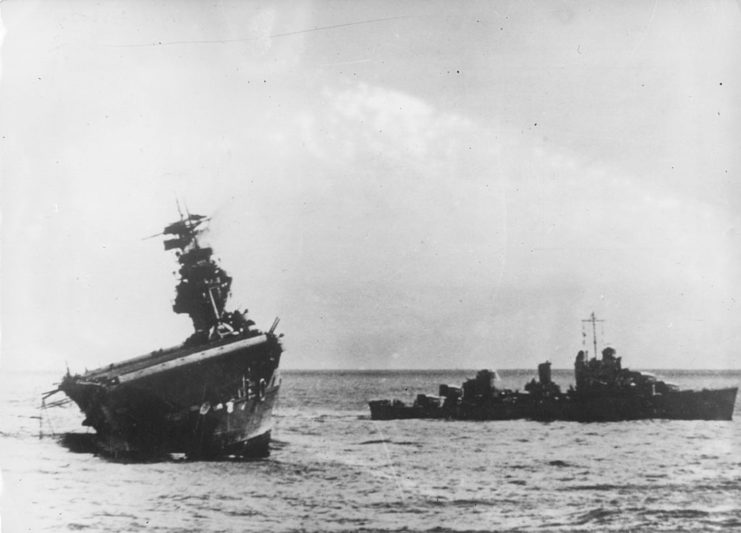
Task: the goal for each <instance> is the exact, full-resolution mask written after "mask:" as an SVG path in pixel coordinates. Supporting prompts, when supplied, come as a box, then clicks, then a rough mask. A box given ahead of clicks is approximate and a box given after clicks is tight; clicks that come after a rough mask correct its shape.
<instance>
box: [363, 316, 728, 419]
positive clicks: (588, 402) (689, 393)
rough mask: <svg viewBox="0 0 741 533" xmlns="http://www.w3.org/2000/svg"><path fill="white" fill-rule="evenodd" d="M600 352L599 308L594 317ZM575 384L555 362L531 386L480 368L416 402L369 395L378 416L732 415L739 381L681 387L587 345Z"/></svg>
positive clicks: (373, 412)
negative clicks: (511, 385)
mask: <svg viewBox="0 0 741 533" xmlns="http://www.w3.org/2000/svg"><path fill="white" fill-rule="evenodd" d="M585 322H588V323H591V325H592V330H593V331H592V333H593V339H594V351H595V353H596V352H597V336H596V327H595V324H596V323H597V322H598V320H597V319H596V317H595V316H594V313H592V316H591V318H590V319H589V320H587V321H585ZM574 374H575V381H576V387H575V388H574V387H570V388H569V390H567V391H566V392H562V391H561V388H560V387H559V386H558V385H557V384H556V383H554V382H553V381H552V380H551V364H550V362H545V363H542V364H540V365H539V366H538V379H537V380H535V379H533V380H531V381H530V382H529V383H527V384H526V385H525V391H524V392H519V391H512V390H508V389H500V388H497V387H496V384H495V380H496V373H495V372H492V371H490V370H481V371H479V372H478V374H477V375H476V377H475V378H474V379H469V380H467V381H466V382H465V383H464V384H463V386H462V387H452V386H449V385H440V389H439V394H438V395H434V396H432V395H426V394H420V395H418V396H417V398H416V400H415V401H414V403H413V404H412V405H408V404H405V403H404V402H401V401H399V400H393V401H389V400H374V401H371V402H370V411H371V418H372V419H374V420H389V419H395V418H449V419H460V420H514V419H519V418H529V419H533V420H569V421H580V422H600V421H604V422H607V421H617V420H637V419H648V418H668V419H683V420H731V418H732V417H733V409H734V406H735V403H736V394H737V392H738V387H728V388H724V389H714V390H708V389H702V390H680V389H679V388H678V387H676V386H675V385H672V384H670V383H666V382H664V381H661V380H659V379H657V378H655V377H654V376H653V375H651V374H647V373H641V372H636V371H631V370H629V369H627V368H623V366H622V361H621V358H620V357H616V352H615V350H614V349H613V348H610V347H607V348H605V349H604V350H602V358H601V359H597V358H591V359H590V358H589V354H588V352H587V351H586V350H582V351H580V352H579V353H578V354H577V356H576V361H575V365H574Z"/></svg>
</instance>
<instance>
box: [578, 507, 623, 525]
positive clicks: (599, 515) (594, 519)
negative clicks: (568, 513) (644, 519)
mask: <svg viewBox="0 0 741 533" xmlns="http://www.w3.org/2000/svg"><path fill="white" fill-rule="evenodd" d="M619 514H620V511H617V510H613V511H611V510H609V509H603V508H602V507H598V508H597V509H592V510H591V511H587V512H586V513H583V514H580V515H578V516H577V517H576V519H575V520H574V525H580V526H582V525H586V524H592V523H594V524H605V523H607V522H609V521H610V520H609V519H610V518H611V517H613V516H615V515H619Z"/></svg>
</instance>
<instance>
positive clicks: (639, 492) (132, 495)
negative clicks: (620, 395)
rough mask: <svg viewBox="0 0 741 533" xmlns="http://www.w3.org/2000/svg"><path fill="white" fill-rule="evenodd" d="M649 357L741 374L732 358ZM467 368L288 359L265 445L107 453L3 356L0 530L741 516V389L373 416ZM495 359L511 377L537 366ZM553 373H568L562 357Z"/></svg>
mask: <svg viewBox="0 0 741 533" xmlns="http://www.w3.org/2000/svg"><path fill="white" fill-rule="evenodd" d="M655 373H656V374H657V375H659V377H661V378H665V379H666V380H668V381H671V382H674V383H676V384H678V385H680V386H683V387H694V388H701V387H721V386H728V385H738V384H739V383H741V372H739V371H735V372H710V371H708V372H689V371H666V370H662V371H656V372H655ZM473 375H474V371H473V370H471V371H461V370H453V371H428V372H417V371H409V372H370V371H368V372H350V371H341V372H340V371H336V372H329V371H321V372H319V371H317V372H298V371H285V372H283V387H282V390H281V399H280V403H279V405H278V409H277V412H276V416H275V429H274V432H273V438H274V442H273V449H272V454H271V456H270V457H269V458H268V459H263V460H257V461H212V462H190V461H185V460H182V459H178V458H174V459H173V460H171V461H162V462H155V463H116V462H110V461H106V460H104V459H102V458H100V457H98V456H95V455H93V454H90V453H73V452H71V451H70V450H68V449H67V448H65V447H64V446H62V445H61V444H60V443H59V441H58V439H57V438H55V437H54V435H57V436H58V435H60V434H62V433H64V432H66V431H76V432H84V431H85V429H84V428H82V427H81V426H80V422H81V421H82V417H81V415H80V413H79V411H78V410H77V407H76V406H75V405H74V404H69V405H66V406H62V407H57V408H50V409H47V410H45V411H43V413H42V412H41V411H40V410H39V405H40V398H41V393H42V392H43V391H45V390H48V389H50V388H52V387H53V385H54V383H55V382H56V381H57V378H60V377H61V376H60V375H56V374H40V373H34V374H32V373H7V372H6V373H5V374H3V375H2V376H0V405H1V406H2V411H1V412H0V461H1V462H2V508H1V512H2V531H3V533H10V532H16V531H55V532H56V531H94V532H122V531H137V532H138V531H144V530H146V531H155V532H176V531H177V532H182V531H193V532H196V531H197V532H202V531H203V532H215V531H240V532H241V531H270V532H276V533H277V532H282V531H328V532H331V531H501V530H505V531H509V530H513V531H559V530H561V531H579V530H583V531H592V530H598V531H609V530H617V531H623V530H637V531H644V530H645V531H662V530H666V531H682V530H684V531H703V530H709V531H712V530H741V410H740V409H739V405H738V403H737V405H736V420H734V421H733V422H706V421H658V420H657V421H637V422H613V423H592V424H581V423H568V422H552V423H540V422H530V421H508V422H455V421H441V420H405V421H404V420H400V421H378V422H376V421H371V420H370V418H369V411H368V408H367V404H366V402H367V401H368V400H370V399H377V398H392V397H395V398H401V399H405V400H411V399H413V397H414V396H415V395H416V394H417V393H421V392H428V393H435V392H436V391H437V387H438V384H440V383H450V384H460V383H461V382H462V381H463V380H464V379H465V378H466V377H472V376H473ZM500 375H501V376H502V381H503V386H506V387H509V388H513V389H515V388H522V386H523V385H524V383H525V382H526V381H528V380H529V379H530V378H532V377H534V372H532V371H516V370H513V371H500ZM553 377H554V380H555V381H557V382H558V383H560V384H561V385H562V387H564V386H566V385H568V383H569V382H570V380H571V372H570V371H560V370H556V371H554V376H553ZM52 399H53V398H52ZM40 413H41V414H42V415H43V416H42V417H41V418H39V415H40ZM40 431H41V434H42V436H43V438H39V437H40Z"/></svg>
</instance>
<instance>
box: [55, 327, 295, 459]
mask: <svg viewBox="0 0 741 533" xmlns="http://www.w3.org/2000/svg"><path fill="white" fill-rule="evenodd" d="M280 355H281V347H280V344H279V342H278V339H277V338H276V337H275V336H273V335H270V334H264V335H258V336H253V337H251V338H247V337H243V336H237V337H234V338H231V339H228V340H222V341H219V342H216V343H211V344H207V345H203V346H199V347H197V348H190V349H174V350H168V351H165V352H159V353H155V354H152V355H151V356H147V357H143V358H138V359H132V360H129V361H125V362H123V363H120V364H117V365H111V366H109V367H105V368H102V369H98V370H94V371H91V372H88V373H86V374H83V375H81V376H67V377H65V379H64V380H63V381H62V384H61V385H60V387H59V388H60V390H62V391H64V392H65V393H66V394H67V395H68V396H69V397H70V398H72V400H74V401H75V402H76V403H77V404H78V406H79V407H80V409H81V410H82V411H83V413H84V414H85V416H86V419H85V421H84V422H83V424H85V425H88V426H92V427H93V428H94V429H95V430H96V433H97V437H98V439H97V440H98V445H99V447H100V449H101V451H103V452H104V453H106V454H109V455H112V456H116V457H139V456H156V455H160V454H166V453H185V454H187V455H188V456H189V457H191V458H211V457H219V456H227V455H241V456H264V455H267V454H268V451H269V441H270V431H271V428H272V410H273V407H274V405H275V403H276V401H277V397H278V390H279V387H280V377H279V375H278V363H279V360H280Z"/></svg>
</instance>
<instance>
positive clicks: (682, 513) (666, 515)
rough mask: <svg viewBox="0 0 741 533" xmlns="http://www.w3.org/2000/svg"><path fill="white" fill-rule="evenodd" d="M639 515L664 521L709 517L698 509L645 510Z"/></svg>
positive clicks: (705, 512)
mask: <svg viewBox="0 0 741 533" xmlns="http://www.w3.org/2000/svg"><path fill="white" fill-rule="evenodd" d="M639 514H641V515H642V516H647V517H648V516H650V517H656V518H661V519H664V520H666V519H671V518H705V517H707V516H710V513H709V512H707V511H702V510H700V509H671V510H656V509H646V510H644V511H641V512H640V513H639Z"/></svg>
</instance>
